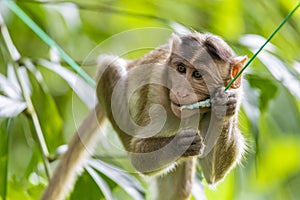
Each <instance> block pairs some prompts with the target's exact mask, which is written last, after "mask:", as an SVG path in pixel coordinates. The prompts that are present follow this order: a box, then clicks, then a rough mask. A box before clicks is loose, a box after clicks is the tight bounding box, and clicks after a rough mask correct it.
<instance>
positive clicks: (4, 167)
mask: <svg viewBox="0 0 300 200" xmlns="http://www.w3.org/2000/svg"><path fill="white" fill-rule="evenodd" d="M9 126H10V123H9V120H4V121H0V138H1V140H0V197H2V198H3V199H5V198H6V193H7V176H8V158H9V132H8V130H10V129H9Z"/></svg>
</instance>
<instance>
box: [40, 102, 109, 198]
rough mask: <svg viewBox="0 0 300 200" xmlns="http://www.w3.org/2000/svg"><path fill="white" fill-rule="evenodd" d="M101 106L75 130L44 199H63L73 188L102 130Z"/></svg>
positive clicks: (44, 194) (91, 112)
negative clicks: (100, 124)
mask: <svg viewBox="0 0 300 200" xmlns="http://www.w3.org/2000/svg"><path fill="white" fill-rule="evenodd" d="M103 118H104V115H103V112H102V111H101V109H100V106H99V105H97V106H96V107H95V109H93V110H91V111H90V113H89V114H88V116H87V117H86V118H85V119H84V122H83V123H81V125H80V127H79V128H78V130H77V131H76V132H75V134H74V136H73V138H72V140H71V142H70V143H69V144H68V150H67V152H66V153H65V154H64V155H63V156H62V157H61V160H60V163H59V165H58V166H57V168H56V170H55V171H54V174H53V176H52V178H51V180H50V182H49V185H48V187H47V188H46V190H45V191H44V193H43V196H42V198H41V199H42V200H63V199H65V198H66V196H67V195H68V193H69V192H70V190H71V189H72V187H73V185H74V183H75V181H76V178H77V176H78V175H79V174H80V173H81V172H82V169H83V166H84V164H85V163H86V161H87V159H88V158H89V157H90V155H91V154H92V153H93V149H94V146H95V145H96V143H97V141H98V138H99V135H100V133H97V132H99V131H101V129H100V128H99V127H101V126H99V123H102V122H103Z"/></svg>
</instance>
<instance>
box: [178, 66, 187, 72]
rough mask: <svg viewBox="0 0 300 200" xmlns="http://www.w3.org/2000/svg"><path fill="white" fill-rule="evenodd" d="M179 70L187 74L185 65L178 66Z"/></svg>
mask: <svg viewBox="0 0 300 200" xmlns="http://www.w3.org/2000/svg"><path fill="white" fill-rule="evenodd" d="M177 70H178V72H180V73H185V72H186V68H185V66H184V65H183V64H178V65H177Z"/></svg>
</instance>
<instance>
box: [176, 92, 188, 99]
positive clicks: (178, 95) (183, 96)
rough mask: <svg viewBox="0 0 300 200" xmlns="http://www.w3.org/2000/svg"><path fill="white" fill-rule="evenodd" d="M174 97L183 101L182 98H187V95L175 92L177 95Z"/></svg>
mask: <svg viewBox="0 0 300 200" xmlns="http://www.w3.org/2000/svg"><path fill="white" fill-rule="evenodd" d="M176 96H177V97H178V98H179V99H184V98H186V97H188V96H189V95H188V94H187V93H182V92H177V93H176Z"/></svg>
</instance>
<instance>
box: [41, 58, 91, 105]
mask: <svg viewBox="0 0 300 200" xmlns="http://www.w3.org/2000/svg"><path fill="white" fill-rule="evenodd" d="M39 64H40V65H41V66H43V67H45V68H47V69H50V70H51V71H53V72H55V73H57V74H58V75H59V76H61V77H62V78H63V79H65V80H66V81H67V83H68V84H69V85H70V87H71V88H72V89H73V91H74V92H75V93H76V94H77V95H78V96H79V98H80V99H81V100H82V101H83V102H84V103H85V104H86V105H87V106H88V107H89V108H90V109H92V108H94V107H95V105H96V103H97V98H96V92H95V89H93V88H92V87H91V86H90V85H88V84H87V83H86V82H85V81H84V80H83V79H82V78H81V77H80V76H78V75H77V74H76V73H74V72H72V71H70V70H68V69H66V68H64V67H62V66H61V65H59V64H56V63H52V62H49V61H47V60H39Z"/></svg>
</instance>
